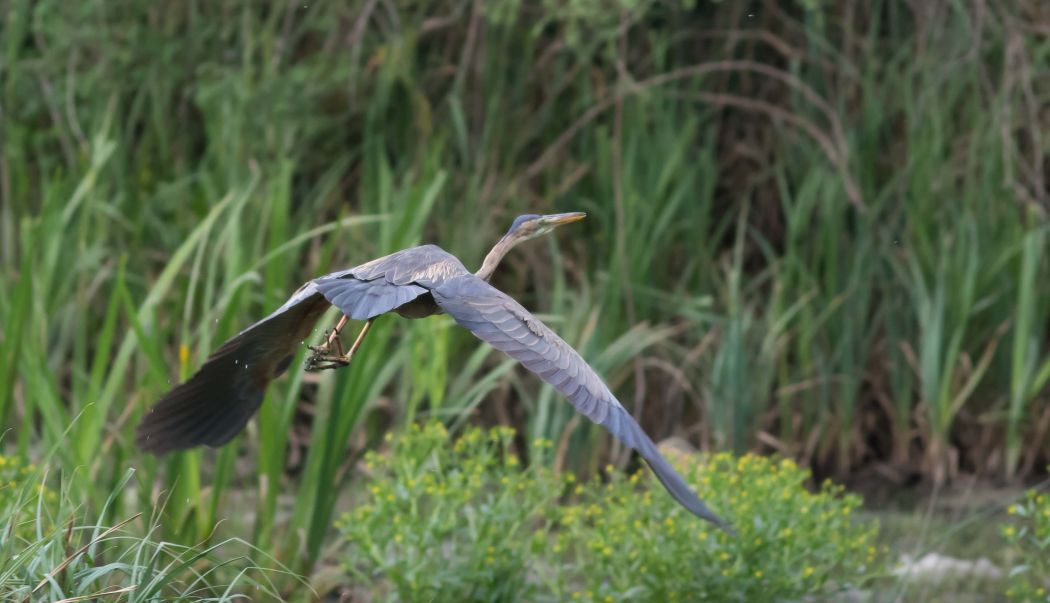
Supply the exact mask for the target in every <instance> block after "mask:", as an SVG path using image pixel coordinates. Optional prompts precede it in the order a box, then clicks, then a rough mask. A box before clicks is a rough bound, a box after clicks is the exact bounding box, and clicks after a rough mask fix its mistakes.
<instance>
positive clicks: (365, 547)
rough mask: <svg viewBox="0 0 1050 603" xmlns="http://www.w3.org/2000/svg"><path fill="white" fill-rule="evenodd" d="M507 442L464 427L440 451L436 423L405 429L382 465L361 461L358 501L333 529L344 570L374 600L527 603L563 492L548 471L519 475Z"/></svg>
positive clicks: (444, 437) (498, 434) (495, 433)
mask: <svg viewBox="0 0 1050 603" xmlns="http://www.w3.org/2000/svg"><path fill="white" fill-rule="evenodd" d="M513 435H514V431H513V430H511V429H506V428H500V429H493V430H491V431H487V432H483V431H481V430H480V429H477V428H471V429H468V430H467V431H466V432H465V433H464V434H463V436H462V437H460V438H459V439H458V440H457V441H456V443H455V445H454V446H449V442H448V433H447V432H446V431H445V428H444V426H443V425H441V424H440V423H434V424H431V425H428V426H426V427H423V428H420V427H419V426H418V425H413V426H412V427H411V428H410V430H409V432H408V433H407V434H406V435H405V436H403V437H401V438H398V439H397V441H396V442H394V444H393V449H392V451H391V454H390V455H389V456H379V455H377V454H375V453H370V454H369V455H368V456H367V457H366V459H365V464H366V467H367V469H368V470H369V471H371V472H374V475H373V477H372V478H371V479H370V480H369V483H368V485H367V491H368V493H369V497H368V500H367V502H365V503H364V504H362V505H360V506H359V507H357V509H356V510H354V511H353V512H352V513H347V514H345V515H344V516H343V517H342V518H341V520H340V521H339V522H338V524H337V526H338V527H339V529H340V530H341V531H342V533H343V535H344V536H345V538H346V540H347V541H348V542H349V544H350V546H349V549H348V551H347V557H346V567H347V569H348V570H349V571H350V572H351V573H353V574H354V575H355V576H356V577H358V578H359V579H361V581H362V582H363V583H365V584H371V585H374V586H373V594H374V595H376V599H377V600H388V599H390V600H401V601H531V600H535V597H536V594H537V589H538V585H537V584H535V583H534V582H532V581H530V580H529V579H528V576H529V572H530V564H531V560H532V559H534V558H538V556H539V555H541V554H542V552H543V551H542V549H543V546H545V544H546V542H547V539H548V536H547V532H548V530H549V527H550V521H549V520H547V519H546V518H545V515H546V512H547V509H548V508H549V507H551V506H553V504H554V503H555V501H556V500H557V498H558V496H559V495H560V494H561V493H562V490H563V488H562V482H561V481H560V480H559V479H558V478H557V477H555V476H554V475H553V474H551V473H550V472H549V471H546V470H542V469H539V468H536V469H531V470H522V469H521V467H520V462H519V461H518V459H517V457H516V456H514V455H513V454H512V453H511V452H510V450H509V445H510V442H511V439H512V438H513Z"/></svg>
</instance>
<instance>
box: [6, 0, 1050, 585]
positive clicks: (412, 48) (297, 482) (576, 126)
mask: <svg viewBox="0 0 1050 603" xmlns="http://www.w3.org/2000/svg"><path fill="white" fill-rule="evenodd" d="M578 4H579V8H580V10H581V11H582V12H573V11H570V10H568V9H567V8H565V7H562V8H563V9H564V10H556V8H557V7H556V6H554V5H552V6H550V7H548V8H550V10H549V11H535V10H534V9H533V8H531V7H528V6H525V5H524V4H522V5H518V4H515V3H510V4H507V5H506V6H503V7H502V8H501V9H500V10H496V9H495V8H493V7H484V8H482V7H481V5H477V6H475V5H471V4H465V3H460V2H447V3H443V4H442V5H441V6H440V7H436V8H435V12H433V13H427V14H423V13H422V12H420V11H419V10H418V9H417V8H413V7H412V6H409V5H408V4H400V3H374V2H362V3H357V4H352V5H345V4H342V3H307V4H305V5H304V4H302V3H294V4H283V5H265V6H264V5H258V4H255V3H248V2H238V1H236V0H224V1H221V2H184V3H165V4H159V5H157V4H151V3H142V2H118V3H116V4H114V3H109V2H107V3H103V2H86V3H78V4H70V3H61V2H52V1H46V2H26V1H20V0H9V1H8V2H6V3H3V4H0V11H2V12H3V13H4V14H5V15H6V18H5V19H4V20H3V21H2V22H0V28H2V29H0V40H3V44H2V53H3V54H2V61H0V74H2V75H0V80H2V82H3V83H2V86H0V88H2V90H0V94H2V96H0V129H2V132H0V134H2V135H0V196H2V201H0V278H2V284H3V286H2V288H0V328H2V332H0V341H2V342H3V345H2V347H0V419H2V421H3V428H4V429H5V430H6V431H7V436H6V437H5V438H4V440H3V442H4V446H5V448H11V449H15V450H17V451H19V452H21V453H25V454H29V455H31V456H41V455H45V454H49V453H51V451H53V454H54V459H55V462H56V463H59V464H61V465H62V466H63V467H66V468H69V469H73V468H76V469H77V470H76V471H71V472H70V479H71V480H73V482H74V485H72V486H70V487H71V488H72V489H75V491H77V492H83V496H84V500H85V502H86V503H87V504H89V505H90V506H91V507H93V508H96V509H100V508H102V507H103V505H105V504H106V499H107V496H108V493H109V492H111V491H113V489H114V488H115V487H116V486H117V485H118V484H119V483H121V480H123V479H124V476H125V474H126V470H127V469H128V468H129V467H133V468H136V469H137V471H136V473H135V477H134V478H132V482H133V483H134V485H135V487H134V488H132V489H131V490H130V491H131V492H133V493H134V494H133V495H130V496H125V497H121V498H119V499H117V500H114V501H112V503H111V504H112V513H113V515H112V517H114V518H115V517H129V516H131V515H133V514H134V513H136V512H142V511H148V510H150V509H154V508H157V506H158V505H159V503H160V501H161V500H164V499H165V498H168V499H170V500H169V502H168V504H167V505H166V506H164V507H163V509H164V510H163V512H162V513H161V514H160V515H159V516H158V522H159V526H160V533H161V534H162V536H163V537H164V538H166V539H170V540H174V541H178V542H183V543H198V542H202V541H217V539H221V538H223V537H224V534H227V533H229V534H236V535H240V536H244V535H248V534H250V535H251V539H252V542H253V544H254V545H255V546H257V547H259V548H260V549H261V550H264V551H268V552H270V553H272V554H273V555H274V556H275V557H276V558H277V559H279V560H281V561H282V562H285V563H287V564H288V565H289V566H292V567H293V569H296V570H307V569H309V568H310V567H311V566H312V565H313V563H314V561H315V560H316V559H317V558H318V556H319V555H320V554H321V551H322V549H323V546H324V542H325V539H326V537H327V531H328V530H329V529H330V526H331V522H332V517H333V514H334V513H335V511H336V509H338V508H339V506H340V500H339V494H340V492H343V491H344V490H345V489H344V488H342V487H341V486H343V485H344V484H345V482H346V480H348V479H351V478H352V477H353V474H354V471H353V463H354V460H355V459H356V458H357V455H358V454H359V453H360V452H361V450H362V449H363V448H366V447H370V446H374V445H376V443H377V442H378V441H379V436H380V435H381V433H382V432H383V431H384V430H385V429H387V428H388V427H390V426H397V425H399V424H402V422H403V421H406V420H412V419H414V418H417V417H420V416H422V415H426V414H433V415H436V416H439V417H442V418H443V419H446V420H447V421H448V422H449V423H450V424H456V425H459V424H462V423H463V422H464V421H467V420H480V421H482V422H488V423H515V424H519V425H523V426H525V427H526V430H525V432H526V433H527V434H528V436H527V437H525V438H522V441H521V442H518V445H519V446H520V447H521V448H523V449H524V451H525V452H528V453H530V454H531V455H532V458H533V459H535V460H538V461H540V462H551V463H555V464H557V465H558V466H565V467H572V468H574V469H578V470H587V469H589V468H594V467H597V466H599V465H600V464H603V463H604V462H605V461H606V459H608V458H611V459H612V460H613V461H615V462H617V463H621V464H623V463H626V462H627V457H626V456H625V455H623V454H620V453H619V452H618V451H616V450H613V451H612V452H613V454H612V455H607V454H606V453H607V450H606V447H605V442H607V439H606V436H605V435H604V432H603V431H602V430H600V429H598V428H595V427H593V426H591V425H590V424H588V423H587V422H586V421H581V420H579V419H578V418H577V417H576V415H575V414H574V413H573V412H572V410H571V409H570V408H569V407H567V405H565V404H564V403H563V402H562V401H561V400H560V399H559V398H558V396H557V395H556V394H555V393H554V392H553V390H551V389H550V388H547V387H540V386H538V384H537V380H536V379H533V378H532V377H531V376H528V375H525V374H523V373H522V371H519V370H515V369H514V368H513V364H512V363H511V362H509V361H506V360H505V359H503V358H502V357H500V356H498V355H495V354H491V353H490V352H489V351H488V349H487V348H485V347H484V346H481V345H479V344H478V343H477V341H476V340H475V339H473V338H472V337H470V336H469V334H466V333H464V332H462V331H461V330H460V329H456V328H454V327H453V325H452V323H451V322H450V321H449V320H447V319H444V318H434V319H430V320H427V321H418V322H408V321H401V320H397V319H396V318H389V317H387V318H383V319H381V320H380V321H379V322H377V324H376V328H375V329H374V330H373V331H372V333H371V334H370V335H369V338H368V341H367V345H366V346H365V347H364V348H363V350H362V353H361V354H360V355H358V356H357V357H356V359H355V361H354V364H353V365H352V366H351V367H350V368H349V369H346V370H343V371H338V372H336V373H332V374H324V375H321V376H319V377H315V376H308V375H304V374H302V372H301V371H291V374H290V376H289V377H288V378H285V379H283V380H280V381H279V382H278V383H276V384H274V386H273V387H271V389H270V391H269V393H268V396H267V400H266V402H265V403H264V404H263V407H262V409H261V411H260V413H259V418H258V420H257V421H255V422H253V423H252V425H251V426H250V428H249V430H248V432H247V435H246V436H243V437H240V438H238V439H237V440H236V441H235V443H233V444H231V445H229V446H227V447H225V448H224V449H222V450H220V451H217V452H215V451H210V450H207V451H194V452H189V453H183V454H176V455H172V456H171V457H169V458H165V459H160V460H154V459H152V458H147V457H143V456H142V455H141V454H140V453H138V452H137V451H136V450H135V449H134V447H133V445H132V441H133V438H132V431H133V426H134V424H135V423H136V421H137V419H138V417H139V416H140V415H141V413H142V412H143V410H144V409H145V408H146V407H147V406H148V405H149V404H150V403H152V402H153V401H155V400H156V399H157V398H158V397H159V396H160V395H161V394H162V393H163V392H164V391H165V390H167V389H168V388H169V387H170V386H171V385H172V384H173V383H175V382H176V381H178V380H180V379H183V378H185V377H187V376H188V375H190V374H191V373H192V372H193V371H194V370H195V368H196V367H197V366H198V365H199V364H200V362H201V361H202V360H203V359H204V358H205V357H206V355H207V353H208V352H209V351H210V350H212V349H214V348H215V347H216V346H217V345H218V344H219V343H220V342H221V341H222V340H224V339H225V338H226V337H228V336H230V335H232V334H234V333H236V332H237V331H238V330H239V329H240V328H242V327H243V325H245V324H247V323H249V322H250V321H252V320H254V319H257V318H258V317H260V316H263V315H265V314H266V313H267V312H268V311H269V310H270V309H272V308H273V307H275V306H277V305H279V304H280V303H281V302H282V301H283V300H284V299H285V298H286V297H287V295H288V294H289V293H290V292H291V291H293V290H294V289H295V288H296V287H297V286H298V285H299V284H300V283H301V282H303V281H304V280H306V279H307V278H310V277H313V276H316V275H318V274H321V273H324V272H326V271H328V270H331V269H335V268H339V267H344V266H349V265H353V264H356V263H359V262H362V261H364V260H367V259H370V258H373V257H376V256H378V255H381V254H384V253H388V252H390V251H393V250H396V249H399V248H403V247H405V246H409V245H414V244H418V243H421V242H437V243H439V244H441V245H442V246H444V247H445V248H446V249H448V250H449V251H451V252H453V253H456V254H457V255H459V256H460V257H461V258H463V260H464V262H465V263H466V264H467V265H468V266H474V265H476V264H477V263H479V262H480V259H481V257H483V255H484V252H485V250H486V249H487V248H488V246H489V245H491V244H492V242H494V241H495V240H496V239H497V238H498V236H499V235H500V233H501V231H502V230H503V229H505V228H506V225H507V224H508V223H509V222H510V220H511V219H512V218H513V216H514V215H515V214H517V213H524V212H525V211H539V212H546V211H569V210H584V211H587V212H589V218H588V220H587V221H585V222H583V223H581V224H579V225H574V226H573V227H572V228H569V229H564V231H559V232H558V233H557V235H556V236H554V237H552V238H551V239H550V240H548V241H546V242H537V243H532V244H530V245H528V246H525V247H522V248H520V249H519V250H515V252H514V253H513V254H512V255H511V257H509V258H507V260H506V265H505V267H504V268H503V269H502V270H501V271H500V273H499V274H498V275H497V276H496V284H497V285H498V286H500V287H501V288H503V289H505V290H507V291H508V292H510V293H512V294H513V295H514V296H515V297H517V298H518V299H520V300H521V301H522V302H523V303H524V304H525V305H526V306H527V307H529V308H531V309H534V310H536V311H537V312H538V313H540V314H541V315H542V316H543V317H544V319H545V320H548V321H549V322H550V324H551V325H552V327H554V328H555V329H556V330H558V331H559V332H560V333H562V334H563V336H564V337H565V338H566V339H567V341H569V342H570V343H572V344H573V345H575V346H577V347H578V349H580V351H581V352H582V353H583V354H584V356H585V357H587V358H588V360H590V361H591V362H592V363H593V364H594V365H595V366H596V367H597V368H598V369H599V370H600V372H601V373H602V374H603V375H604V376H606V377H607V378H608V380H609V382H610V384H611V385H612V387H613V389H614V391H615V392H616V393H617V394H618V396H619V397H620V399H621V400H622V401H623V402H624V404H625V405H626V406H627V407H628V408H630V409H631V410H632V411H633V412H635V414H636V415H637V416H639V418H640V419H641V420H642V422H643V423H644V424H645V425H646V427H647V428H648V429H649V430H650V431H651V432H652V433H653V434H654V435H655V436H657V437H663V436H667V435H671V434H678V435H683V436H685V437H687V438H688V439H689V440H691V441H692V442H693V443H694V444H697V445H701V446H704V447H716V448H733V449H736V450H745V449H761V450H768V449H777V450H780V451H781V452H784V453H788V454H792V455H795V456H797V457H798V458H800V459H802V460H803V461H805V462H806V463H808V464H810V465H812V466H814V467H815V468H816V469H817V470H818V474H837V475H845V474H847V473H848V472H849V471H851V470H853V469H856V468H858V467H861V466H864V465H865V464H868V463H872V462H889V463H891V464H893V465H897V466H901V467H908V468H917V469H919V470H921V471H923V472H924V473H925V474H926V475H928V476H929V477H930V478H931V479H937V480H947V479H951V478H952V477H953V476H955V475H956V474H958V473H960V472H965V473H978V474H983V475H988V476H1000V475H1002V476H1024V475H1028V474H1030V473H1032V472H1033V471H1038V470H1039V468H1040V467H1043V466H1045V465H1046V461H1047V459H1048V457H1050V448H1048V446H1047V441H1048V439H1047V433H1048V430H1050V407H1048V404H1047V402H1048V400H1050V393H1048V389H1047V384H1048V382H1050V354H1048V349H1047V348H1048V346H1047V337H1046V329H1047V328H1048V325H1050V320H1048V319H1050V304H1047V303H1045V300H1047V299H1048V298H1050V278H1048V277H1050V265H1048V262H1047V260H1046V255H1047V254H1046V241H1047V228H1048V226H1047V221H1046V211H1047V208H1048V207H1050V197H1048V193H1047V190H1048V189H1047V187H1046V165H1047V159H1046V156H1045V154H1046V147H1045V140H1044V138H1045V134H1043V132H1045V131H1047V127H1048V126H1050V124H1048V123H1047V119H1048V118H1047V115H1046V112H1045V111H1041V110H1040V107H1043V106H1045V105H1046V104H1047V102H1048V95H1050V90H1048V89H1047V82H1046V78H1040V77H1039V76H1038V74H1040V73H1045V72H1046V70H1047V67H1048V65H1047V56H1048V50H1050V46H1048V44H1050V42H1047V41H1046V40H1045V39H1044V37H1040V36H1039V35H1038V32H1039V31H1040V30H1039V27H1040V26H1042V27H1045V26H1046V25H1047V23H1046V22H1045V16H1044V17H1040V16H1039V12H1038V7H1039V5H1038V3H1036V2H1034V1H1032V2H1019V3H1006V4H999V3H995V4H991V3H989V4H986V3H983V2H977V3H974V4H973V5H972V6H971V5H969V4H963V3H957V2H945V3H932V4H931V5H930V6H931V7H932V8H929V9H928V10H929V11H931V12H930V13H929V14H927V13H922V12H920V13H913V12H911V9H910V8H909V7H910V6H912V5H909V4H907V3H901V2H896V1H890V0H886V1H883V2H875V3H872V4H871V5H870V6H865V7H854V8H845V7H846V6H847V4H843V6H842V7H825V8H821V9H819V10H818V9H813V8H807V7H808V6H809V3H798V4H793V5H791V6H789V7H784V6H778V5H780V4H782V3H774V2H764V3H755V7H756V8H755V9H754V10H742V9H740V8H739V6H736V5H734V4H733V3H722V4H719V3H699V4H697V6H695V7H690V6H689V5H688V4H689V3H649V2H639V3H622V6H620V3H617V6H618V7H619V8H620V9H621V11H622V12H617V11H611V12H610V11H609V10H608V9H607V7H605V6H604V5H603V4H601V3H587V2H585V3H578ZM576 5H577V3H573V6H576ZM438 9H440V10H438ZM1040 19H1042V21H1040ZM1033 23H1034V24H1035V25H1031V24H1033ZM329 319H330V320H334V319H335V317H334V316H329V317H326V319H325V321H327V320H329ZM323 323H324V321H322V324H319V329H320V328H323V326H324V324H323ZM318 335H319V332H318ZM296 362H297V363H301V357H300V358H297V359H296ZM536 438H546V439H550V440H552V441H554V442H555V443H556V446H555V447H554V449H553V450H552V451H546V450H545V449H531V450H530V448H531V447H530V442H532V441H533V440H534V439H536ZM246 501H247V502H246ZM224 519H225V520H227V521H226V522H224V523H222V527H221V528H220V530H219V532H218V533H216V532H215V530H214V526H215V524H216V522H219V521H220V520H224Z"/></svg>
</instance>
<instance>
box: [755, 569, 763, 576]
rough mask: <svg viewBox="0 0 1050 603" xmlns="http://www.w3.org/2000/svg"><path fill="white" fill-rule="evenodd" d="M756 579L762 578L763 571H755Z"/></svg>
mask: <svg viewBox="0 0 1050 603" xmlns="http://www.w3.org/2000/svg"><path fill="white" fill-rule="evenodd" d="M755 577H756V578H761V577H762V570H755Z"/></svg>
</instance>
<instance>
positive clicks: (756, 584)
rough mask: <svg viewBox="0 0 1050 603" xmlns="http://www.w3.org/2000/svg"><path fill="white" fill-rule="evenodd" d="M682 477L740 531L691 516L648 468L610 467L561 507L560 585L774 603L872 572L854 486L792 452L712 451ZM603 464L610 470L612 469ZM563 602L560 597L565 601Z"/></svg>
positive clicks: (686, 466) (648, 597) (651, 597)
mask: <svg viewBox="0 0 1050 603" xmlns="http://www.w3.org/2000/svg"><path fill="white" fill-rule="evenodd" d="M678 466H679V468H680V469H681V470H682V471H683V474H684V476H685V478H686V480H687V481H688V482H690V483H691V484H692V485H693V486H694V487H695V488H697V490H698V492H700V493H701V494H702V495H703V497H704V498H705V499H706V500H707V502H708V503H709V504H710V505H711V506H712V508H714V509H717V510H718V512H719V513H720V514H721V515H722V517H723V518H725V519H726V520H727V521H728V522H729V523H730V525H732V526H733V527H734V528H735V529H736V530H737V534H736V535H735V536H731V535H729V534H727V533H726V532H723V531H721V530H718V529H715V528H713V527H711V526H710V525H709V524H706V523H703V522H699V521H697V520H696V519H695V518H694V517H693V516H691V515H689V514H688V513H687V512H685V511H684V510H683V509H681V508H680V507H679V506H678V505H677V504H676V503H675V502H674V501H673V500H672V499H671V498H670V497H669V496H666V495H665V493H664V492H663V491H662V488H661V487H660V485H659V483H658V482H656V481H655V480H651V479H650V478H649V477H647V473H648V472H647V471H645V470H643V471H642V472H640V473H635V474H633V475H631V476H630V477H629V478H627V477H624V476H623V475H622V474H620V473H617V472H612V471H610V478H611V479H610V481H609V483H608V484H605V485H601V484H599V483H591V484H588V485H587V486H586V487H584V488H582V489H581V490H580V493H579V494H580V496H579V500H578V502H577V503H575V504H571V505H567V506H565V507H563V508H562V509H560V510H559V520H558V523H557V526H556V530H557V537H556V538H555V545H554V550H555V551H558V550H564V551H565V552H566V555H565V557H564V558H563V561H562V563H564V564H566V565H565V568H564V569H563V572H564V574H563V576H562V577H561V582H560V584H559V591H558V592H559V594H561V595H568V592H569V590H572V589H576V588H581V589H582V594H581V592H580V591H576V592H574V594H573V595H572V598H573V599H578V598H582V599H583V600H588V601H772V600H791V599H796V598H799V597H802V596H803V595H807V594H819V593H826V592H829V591H832V590H836V589H843V588H848V587H853V586H857V585H858V584H859V583H860V582H861V581H863V580H864V579H865V578H867V577H870V576H874V575H878V573H879V572H880V571H881V569H882V566H881V559H880V556H879V555H878V553H877V550H876V548H875V536H876V532H877V525H876V524H872V523H864V522H859V521H857V520H856V518H855V517H854V516H853V512H854V511H855V510H856V509H857V508H858V507H859V506H860V503H861V501H860V498H859V497H858V496H856V495H843V492H842V489H841V488H840V487H835V486H832V485H830V484H827V483H825V484H824V486H823V487H822V488H821V489H820V490H819V491H818V492H815V493H814V492H809V491H808V490H807V489H806V488H805V485H804V484H805V483H806V482H807V481H808V480H809V479H810V476H809V473H808V472H807V471H804V470H802V469H799V468H798V467H797V466H796V465H795V464H794V463H793V462H792V461H790V460H783V461H779V462H778V461H776V460H774V459H771V458H768V457H763V456H756V455H751V454H747V455H743V456H739V457H734V456H732V455H730V454H728V453H719V454H716V455H714V456H712V457H710V458H699V457H698V458H692V457H690V458H682V459H680V461H679V463H678ZM610 469H611V468H610ZM563 600H564V599H563Z"/></svg>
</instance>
